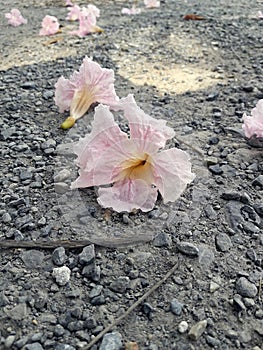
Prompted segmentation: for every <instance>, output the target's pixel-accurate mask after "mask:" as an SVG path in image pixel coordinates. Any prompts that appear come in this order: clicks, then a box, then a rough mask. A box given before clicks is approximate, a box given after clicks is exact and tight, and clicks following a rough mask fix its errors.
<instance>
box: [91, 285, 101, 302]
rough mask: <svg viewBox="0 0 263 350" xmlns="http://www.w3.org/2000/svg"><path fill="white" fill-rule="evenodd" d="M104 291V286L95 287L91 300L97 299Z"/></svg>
mask: <svg viewBox="0 0 263 350" xmlns="http://www.w3.org/2000/svg"><path fill="white" fill-rule="evenodd" d="M102 290H103V286H101V285H97V286H95V287H93V288H92V290H91V291H90V293H89V297H90V298H91V299H92V298H94V297H97V296H98V295H100V294H101V292H102Z"/></svg>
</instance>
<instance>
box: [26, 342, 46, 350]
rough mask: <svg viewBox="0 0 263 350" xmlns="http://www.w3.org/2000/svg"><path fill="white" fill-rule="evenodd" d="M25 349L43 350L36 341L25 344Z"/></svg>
mask: <svg viewBox="0 0 263 350" xmlns="http://www.w3.org/2000/svg"><path fill="white" fill-rule="evenodd" d="M25 350H44V349H43V347H42V345H41V344H40V343H38V342H36V343H31V344H27V345H26V346H25Z"/></svg>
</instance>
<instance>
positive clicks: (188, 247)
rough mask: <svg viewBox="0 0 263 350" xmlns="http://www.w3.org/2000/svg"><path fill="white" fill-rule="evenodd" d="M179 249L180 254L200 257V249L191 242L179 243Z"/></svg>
mask: <svg viewBox="0 0 263 350" xmlns="http://www.w3.org/2000/svg"><path fill="white" fill-rule="evenodd" d="M177 249H178V250H179V252H181V253H183V254H186V255H190V256H198V254H199V249H198V248H197V247H196V246H195V245H194V244H192V243H189V242H178V243H177Z"/></svg>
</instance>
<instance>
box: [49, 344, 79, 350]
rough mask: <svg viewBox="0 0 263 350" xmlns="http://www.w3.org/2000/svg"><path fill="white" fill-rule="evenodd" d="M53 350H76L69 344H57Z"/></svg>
mask: <svg viewBox="0 0 263 350" xmlns="http://www.w3.org/2000/svg"><path fill="white" fill-rule="evenodd" d="M54 350H76V348H75V347H74V346H72V345H69V344H58V345H56V346H55V348H54Z"/></svg>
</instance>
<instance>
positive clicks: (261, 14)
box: [258, 11, 263, 19]
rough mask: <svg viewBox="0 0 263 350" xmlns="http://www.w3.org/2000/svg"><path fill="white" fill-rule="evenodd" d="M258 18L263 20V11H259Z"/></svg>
mask: <svg viewBox="0 0 263 350" xmlns="http://www.w3.org/2000/svg"><path fill="white" fill-rule="evenodd" d="M258 18H260V19H263V12H262V11H258Z"/></svg>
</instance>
